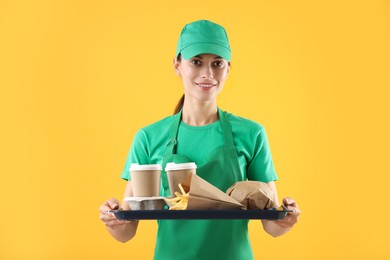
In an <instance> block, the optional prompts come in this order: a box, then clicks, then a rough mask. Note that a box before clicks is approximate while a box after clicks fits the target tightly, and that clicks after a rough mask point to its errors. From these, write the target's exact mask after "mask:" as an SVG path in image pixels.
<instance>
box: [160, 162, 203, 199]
mask: <svg viewBox="0 0 390 260" xmlns="http://www.w3.org/2000/svg"><path fill="white" fill-rule="evenodd" d="M165 172H166V173H167V178H168V185H169V192H170V193H171V196H175V192H176V191H177V192H179V193H181V191H180V188H179V184H180V183H183V181H184V180H185V179H186V178H187V177H188V176H191V175H192V174H196V164H195V163H194V162H190V163H167V165H166V167H165Z"/></svg>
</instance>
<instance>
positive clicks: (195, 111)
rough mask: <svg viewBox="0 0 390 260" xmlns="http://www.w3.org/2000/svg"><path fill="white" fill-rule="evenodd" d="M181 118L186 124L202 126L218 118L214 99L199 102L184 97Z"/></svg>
mask: <svg viewBox="0 0 390 260" xmlns="http://www.w3.org/2000/svg"><path fill="white" fill-rule="evenodd" d="M182 120H183V122H184V123H186V124H187V125H192V126H202V125H207V124H211V123H213V122H215V121H217V120H218V109H217V103H216V101H215V100H214V101H208V102H200V101H197V100H190V99H187V98H186V99H185V101H184V105H183V112H182Z"/></svg>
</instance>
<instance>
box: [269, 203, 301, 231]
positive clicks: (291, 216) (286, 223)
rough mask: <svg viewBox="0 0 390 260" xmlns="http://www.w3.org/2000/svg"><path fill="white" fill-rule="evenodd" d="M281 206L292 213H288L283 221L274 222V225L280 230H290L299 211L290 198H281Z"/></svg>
mask: <svg viewBox="0 0 390 260" xmlns="http://www.w3.org/2000/svg"><path fill="white" fill-rule="evenodd" d="M283 205H284V206H285V207H286V208H287V209H288V210H292V211H293V212H289V213H288V214H287V216H286V217H284V218H283V219H280V220H277V221H275V224H276V225H278V226H280V227H281V228H292V227H293V226H294V225H295V224H296V223H297V222H298V219H299V215H301V211H300V209H299V207H298V204H297V203H296V201H295V200H293V199H292V198H283Z"/></svg>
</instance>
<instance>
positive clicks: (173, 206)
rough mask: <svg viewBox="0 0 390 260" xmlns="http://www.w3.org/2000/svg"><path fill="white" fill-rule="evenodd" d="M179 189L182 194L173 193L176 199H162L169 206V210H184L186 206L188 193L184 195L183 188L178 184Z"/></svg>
mask: <svg viewBox="0 0 390 260" xmlns="http://www.w3.org/2000/svg"><path fill="white" fill-rule="evenodd" d="M179 188H180V191H181V193H182V194H180V193H179V192H175V195H176V197H175V198H171V199H168V198H164V199H165V202H166V203H167V204H168V206H169V210H185V209H187V206H188V197H189V193H186V192H185V191H184V189H183V186H181V184H179Z"/></svg>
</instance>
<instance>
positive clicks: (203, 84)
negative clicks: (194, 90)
mask: <svg viewBox="0 0 390 260" xmlns="http://www.w3.org/2000/svg"><path fill="white" fill-rule="evenodd" d="M195 84H196V85H197V86H199V87H201V88H206V89H207V88H211V87H214V86H216V84H210V83H195Z"/></svg>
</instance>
